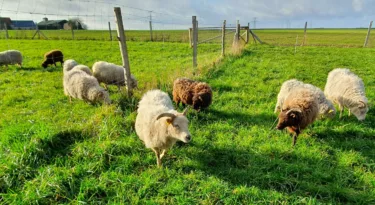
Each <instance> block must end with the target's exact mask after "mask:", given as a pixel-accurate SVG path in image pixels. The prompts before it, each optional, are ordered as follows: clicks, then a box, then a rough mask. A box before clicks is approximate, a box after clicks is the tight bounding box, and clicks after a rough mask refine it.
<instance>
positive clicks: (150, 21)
mask: <svg viewBox="0 0 375 205" xmlns="http://www.w3.org/2000/svg"><path fill="white" fill-rule="evenodd" d="M150 40H151V41H153V38H152V21H150Z"/></svg>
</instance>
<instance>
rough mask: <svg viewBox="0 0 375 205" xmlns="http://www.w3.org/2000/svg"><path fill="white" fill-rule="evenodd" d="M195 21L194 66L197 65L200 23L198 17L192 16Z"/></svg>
mask: <svg viewBox="0 0 375 205" xmlns="http://www.w3.org/2000/svg"><path fill="white" fill-rule="evenodd" d="M192 23H193V68H195V67H197V65H198V64H197V54H198V49H197V48H198V24H197V17H196V16H193V17H192Z"/></svg>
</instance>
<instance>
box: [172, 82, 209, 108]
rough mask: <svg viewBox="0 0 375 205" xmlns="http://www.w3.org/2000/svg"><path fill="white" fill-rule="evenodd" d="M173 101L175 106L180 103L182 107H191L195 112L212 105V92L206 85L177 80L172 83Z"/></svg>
mask: <svg viewBox="0 0 375 205" xmlns="http://www.w3.org/2000/svg"><path fill="white" fill-rule="evenodd" d="M173 101H175V102H176V104H177V106H178V105H179V104H180V102H181V103H182V104H183V105H184V106H185V105H192V106H193V108H194V109H195V110H200V109H201V108H207V107H208V106H209V105H210V104H211V103H212V90H211V87H210V86H209V85H208V84H207V83H204V82H198V81H194V80H190V79H188V78H177V79H176V80H175V81H174V82H173Z"/></svg>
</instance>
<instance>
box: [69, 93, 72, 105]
mask: <svg viewBox="0 0 375 205" xmlns="http://www.w3.org/2000/svg"><path fill="white" fill-rule="evenodd" d="M69 103H72V96H70V95H69Z"/></svg>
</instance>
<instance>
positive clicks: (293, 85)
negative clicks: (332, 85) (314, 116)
mask: <svg viewBox="0 0 375 205" xmlns="http://www.w3.org/2000/svg"><path fill="white" fill-rule="evenodd" d="M298 88H306V89H309V90H310V91H311V92H312V93H313V94H314V95H315V98H317V99H318V104H319V115H320V117H328V118H333V117H334V116H335V115H336V108H335V106H334V105H333V104H332V102H331V101H330V100H329V99H327V98H326V97H325V95H324V93H323V91H322V90H321V89H320V88H318V87H316V86H314V85H311V84H307V83H303V82H301V81H298V80H296V79H291V80H287V81H285V82H284V83H283V84H282V86H281V88H280V92H279V94H278V95H277V102H276V106H275V111H274V112H275V113H277V112H280V111H281V107H282V106H283V104H284V101H285V98H286V97H287V95H288V94H289V93H291V92H293V91H294V90H295V89H298Z"/></svg>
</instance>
